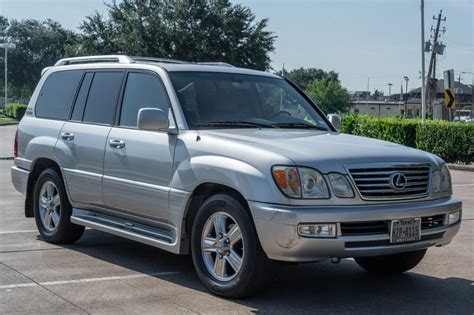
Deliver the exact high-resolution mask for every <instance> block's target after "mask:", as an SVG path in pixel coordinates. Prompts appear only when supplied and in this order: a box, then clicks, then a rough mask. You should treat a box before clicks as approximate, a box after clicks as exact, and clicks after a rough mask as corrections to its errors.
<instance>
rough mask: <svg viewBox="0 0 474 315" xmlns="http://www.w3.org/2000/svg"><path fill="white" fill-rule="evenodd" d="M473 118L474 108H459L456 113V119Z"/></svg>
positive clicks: (465, 119) (466, 119) (467, 120)
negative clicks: (473, 111) (473, 110)
mask: <svg viewBox="0 0 474 315" xmlns="http://www.w3.org/2000/svg"><path fill="white" fill-rule="evenodd" d="M470 120H472V110H470V109H458V110H456V111H455V114H454V121H461V122H469V121H470Z"/></svg>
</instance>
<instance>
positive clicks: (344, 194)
mask: <svg viewBox="0 0 474 315" xmlns="http://www.w3.org/2000/svg"><path fill="white" fill-rule="evenodd" d="M329 181H330V182H331V186H332V190H333V191H334V194H335V195H336V196H337V197H340V198H352V197H354V191H353V190H352V187H351V184H349V182H348V181H347V179H346V177H345V176H344V175H342V174H337V173H331V174H329Z"/></svg>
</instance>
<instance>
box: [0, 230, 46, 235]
mask: <svg viewBox="0 0 474 315" xmlns="http://www.w3.org/2000/svg"><path fill="white" fill-rule="evenodd" d="M33 232H38V230H21V231H0V234H18V233H33Z"/></svg>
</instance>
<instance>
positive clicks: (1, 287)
mask: <svg viewBox="0 0 474 315" xmlns="http://www.w3.org/2000/svg"><path fill="white" fill-rule="evenodd" d="M178 273H180V272H179V271H164V272H153V273H148V274H137V275H128V276H112V277H101V278H83V279H72V280H60V281H45V282H38V283H36V282H27V283H17V284H6V285H0V290H4V289H16V288H26V287H36V286H48V285H62V284H72V283H86V282H100V281H112V280H124V279H136V278H145V277H148V276H151V277H153V276H168V275H175V274H178Z"/></svg>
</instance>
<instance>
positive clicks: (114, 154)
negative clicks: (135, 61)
mask: <svg viewBox="0 0 474 315" xmlns="http://www.w3.org/2000/svg"><path fill="white" fill-rule="evenodd" d="M144 107H147V108H151V107H152V108H159V109H161V110H163V111H164V112H165V113H169V117H170V124H174V122H173V119H172V117H173V116H172V114H171V109H170V103H169V99H168V96H167V93H166V90H165V87H164V85H163V83H162V81H161V79H160V78H159V77H158V76H157V75H155V74H152V73H148V72H129V73H128V74H127V80H126V84H125V89H124V94H123V99H122V105H121V108H120V116H119V118H118V120H117V126H116V127H113V128H112V130H111V131H110V133H109V136H108V138H107V145H106V149H105V157H104V177H103V180H102V191H103V199H104V203H105V205H106V206H108V207H110V208H113V209H116V210H121V211H124V212H127V213H129V214H133V215H138V216H142V217H146V218H152V219H159V220H163V221H165V220H166V219H168V193H169V190H170V188H169V186H170V182H171V177H172V173H173V153H174V147H175V144H176V139H177V138H176V136H175V135H171V134H168V133H166V132H153V131H144V130H139V129H137V116H138V111H139V109H140V108H144Z"/></svg>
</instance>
